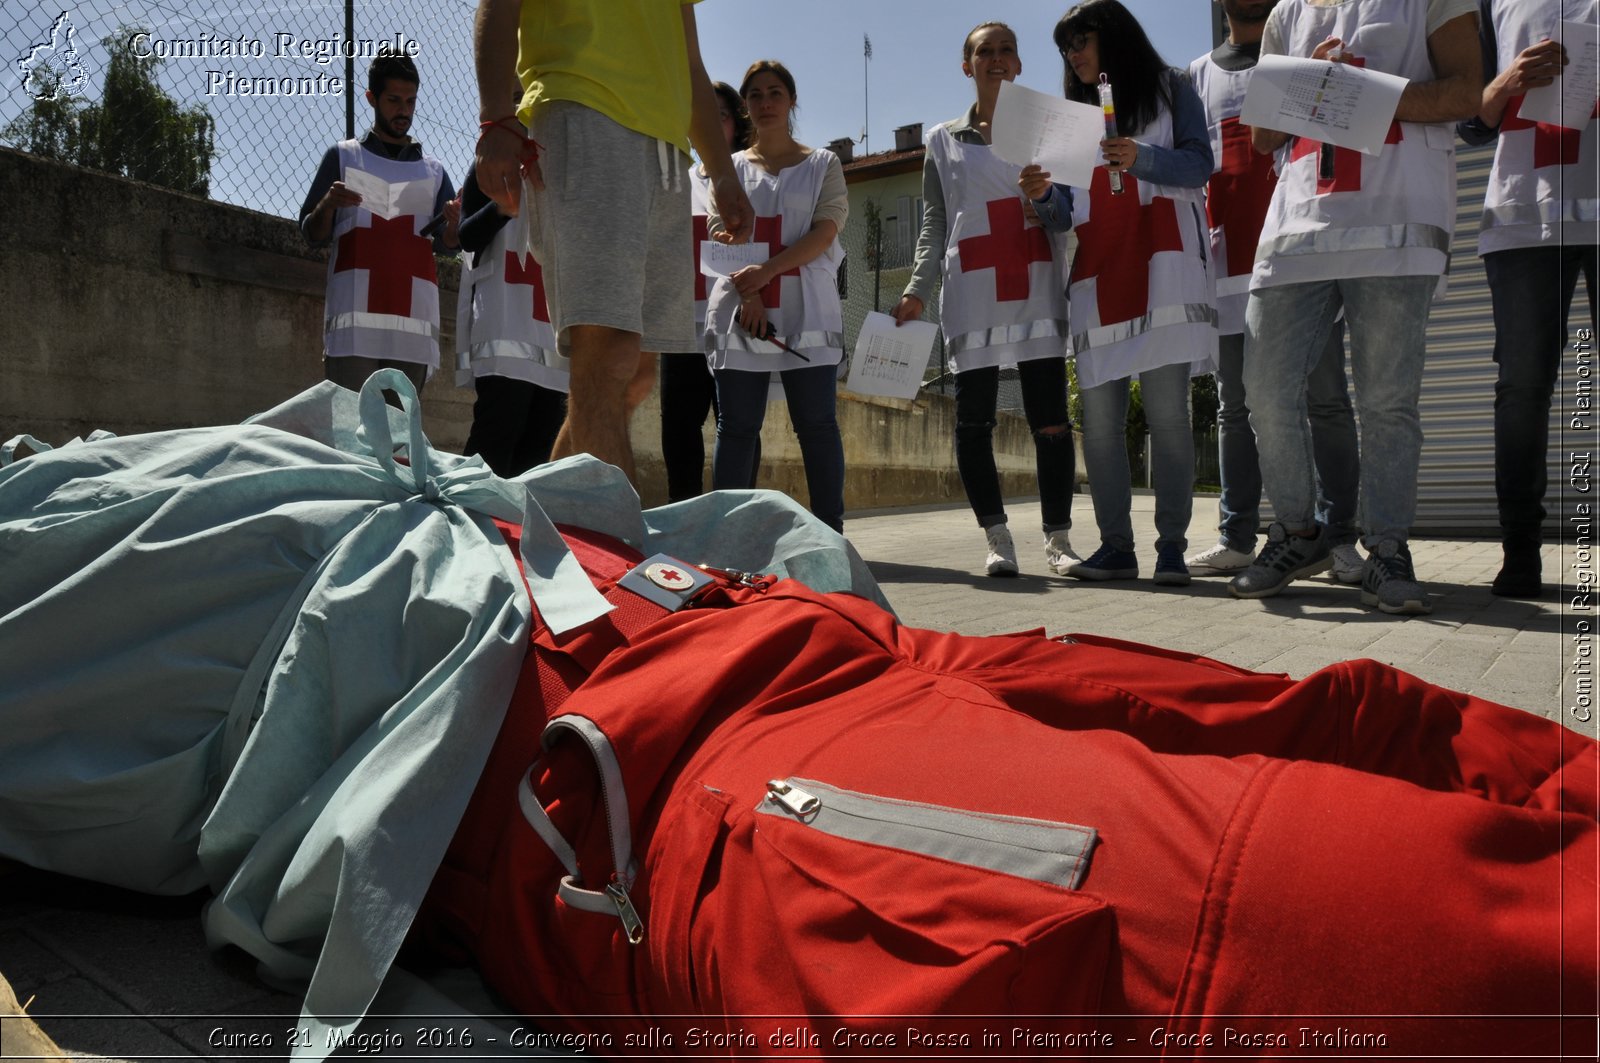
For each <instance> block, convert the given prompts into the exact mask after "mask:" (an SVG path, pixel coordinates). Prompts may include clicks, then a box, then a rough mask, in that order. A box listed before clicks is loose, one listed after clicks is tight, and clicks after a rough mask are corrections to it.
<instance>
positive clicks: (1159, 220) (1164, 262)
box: [1020, 0, 1217, 585]
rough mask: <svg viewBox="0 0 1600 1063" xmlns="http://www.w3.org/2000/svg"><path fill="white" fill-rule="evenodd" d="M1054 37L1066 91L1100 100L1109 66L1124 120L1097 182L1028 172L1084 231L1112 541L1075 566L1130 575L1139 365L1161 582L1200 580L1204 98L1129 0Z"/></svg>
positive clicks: (1059, 213)
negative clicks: (1196, 573) (1059, 181)
mask: <svg viewBox="0 0 1600 1063" xmlns="http://www.w3.org/2000/svg"><path fill="white" fill-rule="evenodd" d="M1055 42H1056V47H1057V48H1059V49H1060V51H1061V57H1062V61H1063V63H1064V66H1065V70H1064V73H1063V76H1062V91H1063V92H1064V93H1065V94H1066V96H1067V98H1068V99H1072V100H1077V101H1079V102H1082V103H1088V104H1091V105H1094V106H1099V105H1100V103H1101V99H1100V85H1101V79H1102V77H1104V78H1105V80H1106V81H1107V82H1109V84H1110V86H1111V88H1112V92H1113V95H1114V99H1115V112H1116V131H1117V135H1116V136H1113V137H1107V138H1106V139H1105V140H1104V141H1102V142H1101V151H1102V154H1103V156H1104V159H1105V161H1104V163H1103V164H1102V165H1100V166H1097V167H1095V170H1094V177H1093V180H1092V183H1091V185H1090V187H1088V188H1074V189H1072V190H1071V191H1070V192H1069V191H1068V190H1067V189H1065V188H1063V187H1062V186H1059V185H1052V184H1051V182H1050V175H1049V174H1047V173H1044V172H1043V171H1042V170H1041V169H1040V168H1039V167H1038V166H1028V167H1024V168H1023V170H1022V176H1021V178H1020V184H1021V185H1022V188H1023V190H1024V191H1025V192H1027V194H1028V195H1029V197H1031V198H1032V199H1033V200H1034V207H1035V210H1036V211H1037V212H1038V215H1039V220H1040V221H1041V222H1042V223H1043V224H1044V226H1045V227H1046V228H1049V229H1067V228H1072V229H1074V230H1075V231H1076V233H1077V236H1078V250H1077V253H1076V255H1075V256H1074V258H1073V263H1072V272H1071V275H1070V278H1069V282H1068V289H1067V291H1068V299H1069V302H1070V304H1071V322H1072V341H1073V351H1074V355H1075V357H1076V360H1077V375H1078V384H1079V387H1080V389H1081V390H1082V395H1083V437H1084V438H1083V450H1084V461H1085V463H1086V464H1087V465H1088V468H1089V489H1090V495H1091V497H1092V498H1093V499H1094V513H1095V521H1096V523H1097V524H1098V525H1099V526H1100V548H1099V549H1098V550H1096V551H1095V552H1094V553H1093V554H1092V555H1091V556H1089V557H1088V558H1087V559H1085V560H1084V561H1082V562H1080V563H1078V564H1076V565H1073V566H1071V567H1070V568H1068V570H1067V574H1068V575H1069V576H1076V577H1077V578H1079V579H1092V580H1109V579H1132V578H1134V577H1136V576H1138V574H1139V559H1138V557H1137V555H1136V554H1135V553H1134V552H1133V548H1134V542H1133V522H1132V517H1131V514H1130V509H1131V506H1132V502H1133V498H1132V490H1131V484H1130V470H1129V464H1128V451H1127V442H1126V438H1125V437H1126V431H1127V416H1128V401H1129V393H1130V387H1131V385H1130V381H1131V379H1132V378H1133V377H1135V376H1137V377H1138V378H1139V390H1140V396H1141V398H1142V400H1143V404H1144V412H1145V418H1146V420H1147V421H1148V423H1149V426H1150V440H1151V455H1150V461H1151V479H1152V482H1153V483H1154V485H1155V493H1156V515H1155V516H1156V534H1157V539H1156V564H1155V575H1154V579H1155V582H1156V583H1160V584H1171V585H1182V584H1186V583H1188V582H1189V570H1188V568H1187V567H1186V566H1185V564H1184V560H1183V553H1184V550H1185V548H1186V547H1187V545H1188V537H1187V533H1188V527H1189V517H1190V512H1191V510H1192V508H1193V497H1192V492H1193V490H1194V438H1193V436H1192V435H1191V434H1190V427H1189V378H1190V376H1191V375H1199V374H1202V373H1209V372H1211V371H1212V369H1213V368H1214V366H1215V362H1216V352H1217V312H1216V306H1215V303H1214V297H1213V282H1212V277H1211V271H1210V265H1209V262H1208V258H1207V254H1208V252H1207V244H1208V236H1207V229H1206V224H1205V217H1204V200H1203V190H1204V186H1205V184H1206V181H1207V180H1208V179H1209V178H1210V176H1211V171H1212V163H1213V159H1212V154H1211V138H1210V135H1209V133H1208V128H1207V124H1206V117H1205V109H1204V107H1203V105H1202V104H1201V102H1200V98H1199V96H1198V95H1196V93H1195V91H1194V88H1193V86H1192V85H1191V84H1190V82H1189V78H1188V76H1187V75H1186V74H1184V73H1183V72H1182V71H1179V70H1175V69H1173V68H1171V67H1169V66H1167V64H1166V63H1165V62H1164V61H1163V60H1162V59H1161V56H1160V55H1159V54H1158V53H1157V52H1156V50H1155V48H1154V47H1153V46H1152V45H1151V43H1150V39H1149V37H1147V36H1146V35H1145V32H1144V29H1143V28H1142V27H1141V26H1140V25H1139V21H1138V19H1136V18H1134V17H1133V15H1132V14H1131V13H1130V12H1129V11H1128V9H1127V8H1125V7H1123V6H1122V4H1120V3H1118V0H1085V2H1084V3H1081V4H1078V5H1077V6H1075V7H1073V8H1072V9H1071V10H1070V11H1068V12H1067V14H1066V15H1065V16H1063V17H1062V19H1061V21H1060V22H1058V23H1057V24H1056V29H1055Z"/></svg>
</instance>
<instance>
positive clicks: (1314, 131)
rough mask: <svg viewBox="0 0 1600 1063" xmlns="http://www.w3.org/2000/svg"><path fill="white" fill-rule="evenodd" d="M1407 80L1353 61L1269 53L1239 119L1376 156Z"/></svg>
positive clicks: (1261, 63) (1264, 127) (1254, 79)
mask: <svg viewBox="0 0 1600 1063" xmlns="http://www.w3.org/2000/svg"><path fill="white" fill-rule="evenodd" d="M1408 84H1410V82H1409V81H1407V80H1406V79H1405V78H1403V77H1398V76H1397V75H1394V74H1385V73H1383V72H1382V71H1379V70H1367V69H1366V68H1364V67H1359V66H1352V65H1351V64H1349V63H1333V62H1328V61H1327V60H1318V59H1296V58H1293V57H1290V56H1287V55H1264V56H1262V57H1261V62H1259V63H1257V64H1256V69H1255V74H1254V75H1252V76H1251V78H1250V91H1249V92H1248V93H1246V94H1245V98H1244V107H1243V109H1242V110H1241V111H1240V113H1239V121H1240V122H1242V123H1243V124H1245V125H1248V126H1260V127H1262V128H1263V129H1276V130H1278V131H1279V132H1283V133H1290V134H1292V135H1294V136H1298V137H1310V138H1311V139H1313V140H1320V141H1322V142H1324V143H1327V144H1337V145H1338V146H1339V147H1341V148H1353V149H1355V150H1356V151H1359V152H1362V153H1364V154H1367V155H1376V154H1378V153H1379V152H1380V151H1382V150H1383V142H1384V139H1385V138H1386V137H1388V135H1389V125H1390V123H1391V122H1393V121H1394V111H1395V108H1396V107H1398V106H1399V104H1400V94H1401V93H1402V92H1404V91H1405V88H1406V86H1407V85H1408Z"/></svg>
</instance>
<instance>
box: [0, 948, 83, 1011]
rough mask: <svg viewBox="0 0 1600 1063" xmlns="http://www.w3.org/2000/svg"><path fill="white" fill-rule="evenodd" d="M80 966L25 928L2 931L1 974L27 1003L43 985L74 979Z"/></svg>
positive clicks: (18, 997) (20, 998)
mask: <svg viewBox="0 0 1600 1063" xmlns="http://www.w3.org/2000/svg"><path fill="white" fill-rule="evenodd" d="M77 972H78V969H77V968H76V967H74V966H73V965H72V964H70V963H68V962H67V961H66V960H64V959H62V958H61V957H60V956H58V955H56V954H55V953H54V952H51V951H50V950H49V949H47V948H45V947H44V946H43V945H41V944H39V942H37V941H36V940H34V938H33V936H32V935H30V934H29V933H27V932H26V931H24V930H9V931H6V932H5V933H0V973H3V974H4V975H5V977H6V980H7V981H8V982H10V983H11V988H12V989H13V990H15V991H16V994H17V999H18V1000H19V1001H21V1002H22V1003H23V1004H26V1003H27V1002H28V996H29V995H30V994H32V993H33V992H35V991H36V990H37V989H38V988H39V987H40V986H42V985H45V984H47V983H49V982H56V981H59V980H61V979H63V978H70V977H71V976H72V975H74V974H76V973H77Z"/></svg>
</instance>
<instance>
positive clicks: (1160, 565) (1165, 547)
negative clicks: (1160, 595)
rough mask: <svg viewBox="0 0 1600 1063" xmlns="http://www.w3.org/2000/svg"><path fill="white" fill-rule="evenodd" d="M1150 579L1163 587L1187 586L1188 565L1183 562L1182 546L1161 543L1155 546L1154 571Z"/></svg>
mask: <svg viewBox="0 0 1600 1063" xmlns="http://www.w3.org/2000/svg"><path fill="white" fill-rule="evenodd" d="M1151 579H1152V580H1153V581H1154V582H1155V583H1157V584H1159V585H1161V586H1163V587H1187V586H1188V585H1189V566H1188V565H1186V564H1184V562H1183V547H1181V546H1179V545H1178V544H1177V543H1162V544H1160V545H1158V546H1157V547H1156V572H1155V575H1154V576H1152V577H1151Z"/></svg>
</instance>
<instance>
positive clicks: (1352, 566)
mask: <svg viewBox="0 0 1600 1063" xmlns="http://www.w3.org/2000/svg"><path fill="white" fill-rule="evenodd" d="M1329 556H1330V557H1332V558H1333V578H1334V579H1336V580H1338V581H1339V582H1340V583H1360V582H1361V575H1362V573H1364V572H1365V571H1366V570H1367V562H1366V560H1365V559H1364V558H1363V557H1362V556H1361V551H1359V550H1357V549H1356V544H1355V543H1345V544H1343V545H1342V546H1335V547H1334V548H1333V552H1332V553H1331V554H1330V555H1329Z"/></svg>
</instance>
